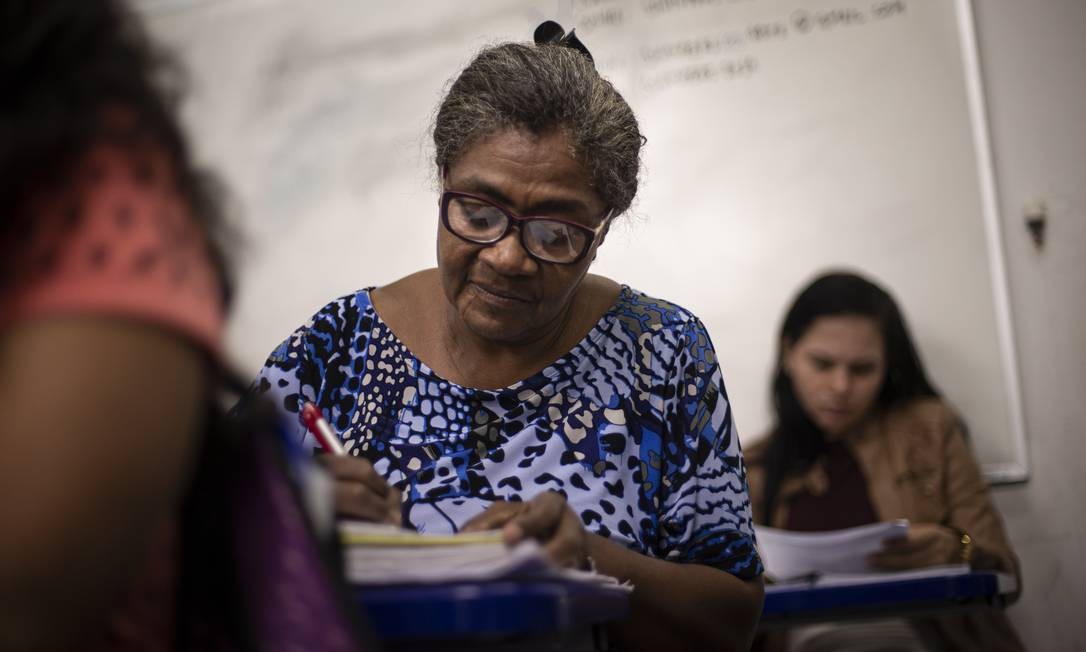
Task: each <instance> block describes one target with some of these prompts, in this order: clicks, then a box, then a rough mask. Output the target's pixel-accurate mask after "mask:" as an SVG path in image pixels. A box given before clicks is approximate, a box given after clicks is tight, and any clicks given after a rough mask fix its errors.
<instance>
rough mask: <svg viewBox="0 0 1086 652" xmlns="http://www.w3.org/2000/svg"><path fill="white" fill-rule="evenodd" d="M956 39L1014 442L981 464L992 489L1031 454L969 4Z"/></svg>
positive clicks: (1013, 476)
mask: <svg viewBox="0 0 1086 652" xmlns="http://www.w3.org/2000/svg"><path fill="white" fill-rule="evenodd" d="M955 5H956V9H957V14H958V33H959V37H960V39H959V42H960V43H961V51H962V69H963V73H964V77H965V88H966V95H967V99H968V104H969V124H970V125H971V126H972V129H973V149H974V152H975V154H976V157H977V181H978V183H979V184H980V200H981V219H982V220H983V221H984V232H985V236H986V240H987V243H986V244H987V247H988V267H989V276H990V277H991V284H992V286H991V290H992V301H993V305H994V308H995V318H996V333H997V336H998V338H999V350H1000V356H1001V357H1002V362H1003V369H1004V373H1003V394H1004V398H1005V399H1006V401H1007V412H1008V414H1009V416H1010V420H1011V423H1010V427H1011V434H1012V436H1013V438H1014V455H1015V460H1014V461H1013V462H1002V463H997V464H985V465H984V469H983V471H984V476H985V478H987V480H988V481H989V482H990V483H992V484H1007V483H1014V482H1026V481H1028V480H1029V451H1028V447H1027V446H1026V427H1025V418H1024V412H1023V409H1022V390H1021V382H1020V380H1019V379H1020V376H1019V371H1018V355H1017V350H1016V348H1015V337H1014V323H1013V320H1012V319H1011V305H1010V288H1009V281H1008V274H1007V263H1006V249H1005V248H1004V243H1003V228H1002V227H1003V223H1002V220H1001V219H1000V215H999V202H998V198H997V194H996V180H995V166H994V164H993V161H992V144H991V137H990V132H989V128H988V110H987V104H986V102H985V95H984V85H983V83H982V78H981V70H980V54H979V49H978V47H977V33H976V23H975V21H974V18H973V2H972V0H955Z"/></svg>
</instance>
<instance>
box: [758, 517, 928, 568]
mask: <svg viewBox="0 0 1086 652" xmlns="http://www.w3.org/2000/svg"><path fill="white" fill-rule="evenodd" d="M908 534H909V522H908V521H906V520H898V521H890V522H885V523H872V524H870V525H861V526H859V527H854V528H848V529H845V530H831V531H828V532H793V531H789V530H778V529H776V528H771V527H762V526H759V527H757V528H755V535H756V537H757V539H758V550H759V553H760V554H761V556H762V563H764V564H765V566H766V573H767V574H768V576H769V577H770V578H772V579H775V580H778V581H788V580H793V579H798V578H804V577H812V576H816V575H826V574H830V573H835V574H840V573H850V574H860V573H876V572H878V571H877V570H876V569H875V568H872V567H871V565H870V564H869V563H868V562H867V557H868V555H870V554H871V553H874V552H877V551H878V550H879V549H881V548H882V544H883V542H884V541H886V540H888V539H896V538H902V537H905V536H908Z"/></svg>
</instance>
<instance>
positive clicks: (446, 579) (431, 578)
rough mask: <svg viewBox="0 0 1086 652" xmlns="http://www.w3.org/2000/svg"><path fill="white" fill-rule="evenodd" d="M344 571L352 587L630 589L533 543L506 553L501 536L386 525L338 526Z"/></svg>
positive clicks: (346, 522)
mask: <svg viewBox="0 0 1086 652" xmlns="http://www.w3.org/2000/svg"><path fill="white" fill-rule="evenodd" d="M339 536H340V542H341V543H342V544H343V559H344V564H343V566H344V571H345V573H346V575H347V579H348V581H350V582H351V583H352V584H356V585H368V586H374V585H401V584H446V583H453V582H489V581H498V580H513V581H542V582H555V583H560V584H566V585H583V586H592V587H596V588H600V589H605V590H606V589H613V590H616V591H621V592H629V591H632V590H633V587H631V586H629V585H624V584H620V583H619V582H618V580H616V579H615V578H613V577H609V576H607V575H601V574H599V573H596V572H594V571H581V570H575V569H571V568H560V567H558V566H556V565H554V564H553V563H552V562H551V561H550V559H548V558H547V556H546V555H545V554H544V552H543V549H542V548H541V547H540V546H539V544H538V543H536V542H535V541H532V540H525V541H521V542H520V543H518V544H517V545H515V546H512V547H509V546H506V545H505V544H504V543H503V542H502V538H501V533H500V532H496V531H495V532H479V533H470V534H454V535H435V534H420V533H418V532H414V531H412V530H405V529H401V528H398V527H393V526H389V525H380V524H374V523H363V522H358V521H341V522H340V524H339Z"/></svg>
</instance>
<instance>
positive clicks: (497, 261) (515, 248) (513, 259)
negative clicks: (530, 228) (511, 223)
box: [479, 227, 539, 276]
mask: <svg viewBox="0 0 1086 652" xmlns="http://www.w3.org/2000/svg"><path fill="white" fill-rule="evenodd" d="M479 257H480V258H482V259H483V260H484V261H485V262H486V264H488V265H490V266H491V267H492V268H494V270H495V271H496V272H498V273H500V274H505V275H507V276H518V275H525V274H534V273H535V272H536V270H537V269H538V265H539V263H537V262H536V260H535V259H534V258H532V257H531V256H530V255H529V254H528V252H527V251H525V250H524V245H522V244H521V242H520V229H519V228H517V227H514V228H512V229H509V232H508V233H506V234H505V237H504V238H502V239H501V240H498V241H497V242H495V243H494V244H492V245H490V246H489V247H485V248H484V249H483V250H482V251H481V252H479Z"/></svg>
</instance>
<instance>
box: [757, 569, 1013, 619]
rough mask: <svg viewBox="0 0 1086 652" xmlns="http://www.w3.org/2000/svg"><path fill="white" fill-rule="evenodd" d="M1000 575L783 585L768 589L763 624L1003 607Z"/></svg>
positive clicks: (985, 574) (970, 574) (985, 573)
mask: <svg viewBox="0 0 1086 652" xmlns="http://www.w3.org/2000/svg"><path fill="white" fill-rule="evenodd" d="M1003 597H1004V596H1003V595H1001V594H1000V580H999V575H998V574H997V573H992V572H977V573H966V574H948V575H939V576H933V577H924V578H914V579H903V580H888V581H885V582H873V583H869V584H862V585H853V586H847V585H846V586H818V585H817V583H816V584H813V585H812V584H785V585H773V586H768V587H766V596H765V606H764V607H763V609H762V623H763V624H778V625H780V624H791V623H796V622H812V621H826V620H843V619H847V618H865V617H870V616H875V615H910V614H917V613H923V612H932V611H945V610H947V609H954V608H958V607H963V606H978V605H993V606H1002V605H1003Z"/></svg>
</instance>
